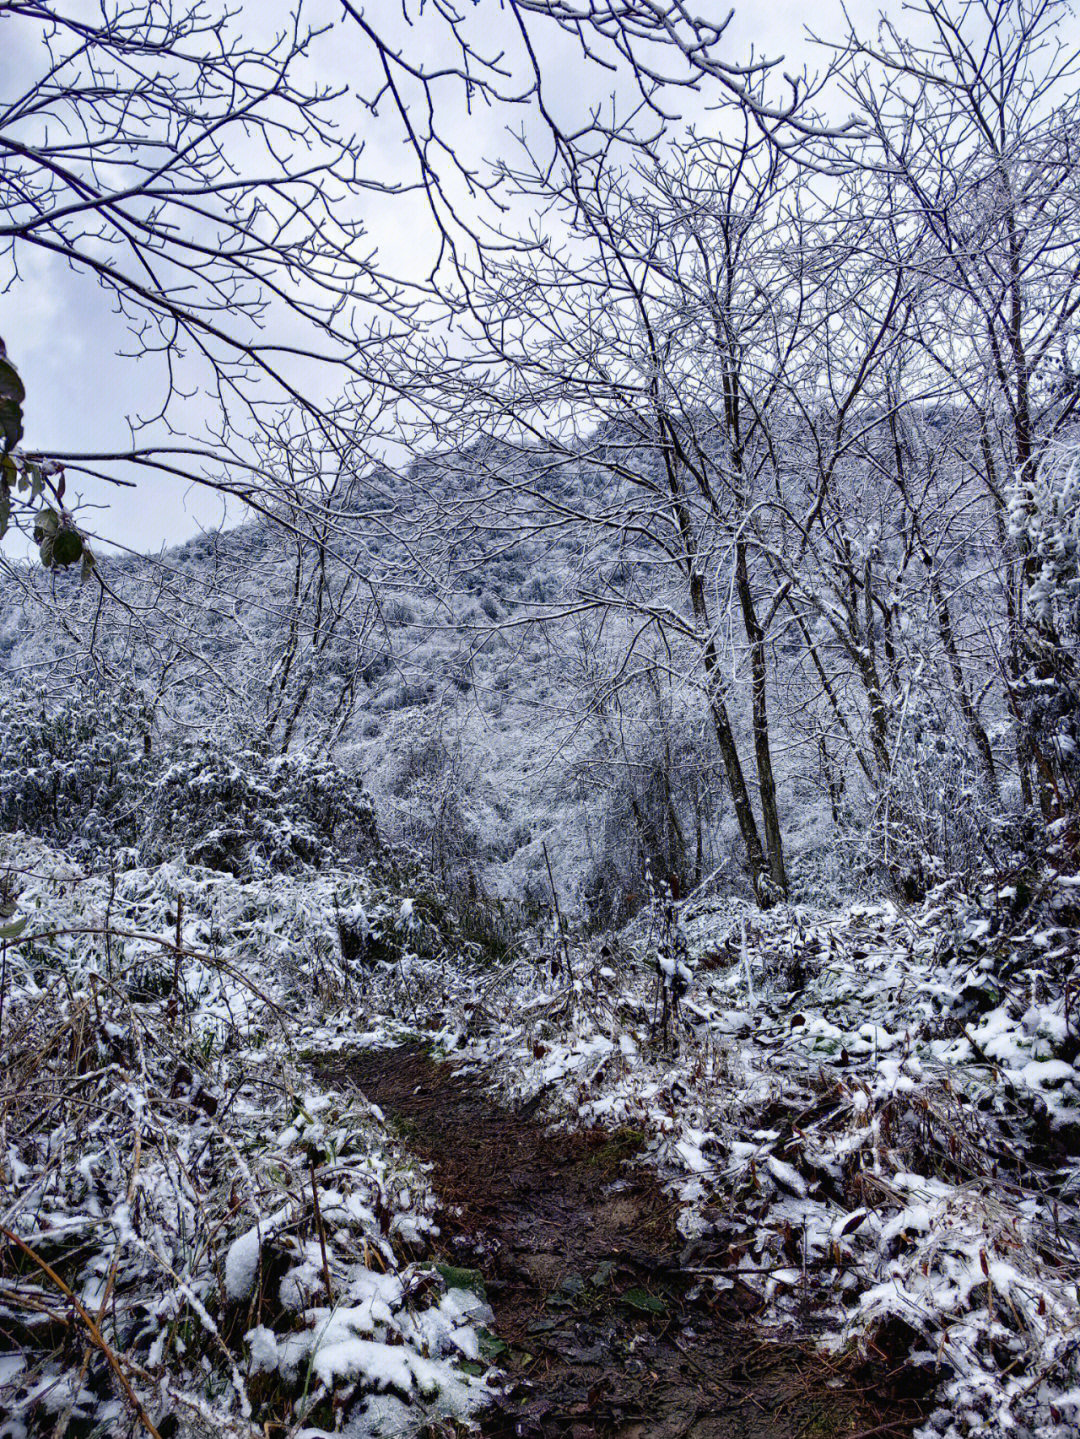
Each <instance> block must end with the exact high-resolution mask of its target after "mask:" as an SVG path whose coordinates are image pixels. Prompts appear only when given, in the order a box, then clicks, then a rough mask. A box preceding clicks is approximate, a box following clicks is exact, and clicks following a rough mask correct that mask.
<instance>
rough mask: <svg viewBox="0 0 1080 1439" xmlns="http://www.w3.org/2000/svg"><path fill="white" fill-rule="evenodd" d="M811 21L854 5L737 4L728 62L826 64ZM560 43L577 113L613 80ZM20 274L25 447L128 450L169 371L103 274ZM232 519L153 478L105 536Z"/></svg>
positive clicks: (362, 130)
mask: <svg viewBox="0 0 1080 1439" xmlns="http://www.w3.org/2000/svg"><path fill="white" fill-rule="evenodd" d="M74 3H78V0H74ZM316 3H317V4H320V5H323V6H324V7H325V8H324V10H323V14H325V15H326V16H330V15H336V14H337V13H338V12H337V10H336V7H334V6H333V5H332V4H331V0H316ZM275 8H276V7H268V6H266V4H265V0H246V4H245V5H244V8H243V12H242V13H243V15H244V17H245V18H244V24H245V25H250V26H253V27H255V28H256V31H257V28H258V26H259V25H260V24H265V23H266V21H267V16H268V13H269V12H270V11H271V10H273V9H275ZM697 8H698V10H699V11H700V12H701V13H703V14H705V15H709V14H710V11H713V13H715V15H716V16H717V17H720V16H722V15H723V14H724V13H726V8H727V7H726V5H721V4H717V3H716V0H698V5H697ZM849 8H850V9H851V10H852V13H853V18H855V19H856V20H861V21H864V22H872V20H873V18H874V17H875V16H876V14H877V10H878V7H877V6H876V5H874V6H873V7H871V6H866V5H864V4H863V3H862V0H853V4H852V6H850V7H849ZM367 10H368V13H369V14H370V15H372V16H373V17H378V18H379V19H382V18H383V17H385V16H386V14H387V13H388V12H389V11H394V12H395V13H396V12H398V11H400V0H373V3H369V5H368V7H367ZM313 13H315V12H313ZM475 13H477V14H479V15H480V16H482V18H483V22H484V25H485V27H488V26H490V27H491V33H492V34H493V35H494V34H495V33H496V32H497V27H498V25H499V23H500V18H501V16H500V6H499V4H498V0H479V8H478V11H477V12H475ZM809 20H812V22H813V24H814V26H815V29H817V30H818V31H819V32H820V33H823V34H826V35H828V34H835V35H839V33H840V30H841V28H842V23H843V21H842V13H841V7H840V5H839V3H837V0H817V3H816V4H815V5H814V6H813V8H812V11H811V10H809V9H808V7H807V6H806V4H805V3H804V0H758V3H756V4H753V5H750V4H746V5H743V6H742V7H740V8H739V9H737V10H736V15H735V19H734V21H733V22H732V24H731V26H730V29H729V31H728V35H727V47H728V48H727V54H728V55H730V57H731V58H732V59H733V60H743V59H745V58H746V57H747V56H748V54H749V51H750V47H751V46H753V47H754V49H755V51H756V53H757V54H758V55H759V56H761V55H765V56H768V57H770V58H775V57H779V56H783V57H784V58H785V61H786V64H785V67H784V68H799V67H801V66H802V65H803V64H808V65H809V66H810V67H811V68H816V67H817V66H819V65H820V59H819V58H818V57H819V55H820V52H815V50H814V48H813V47H811V46H809V45H808V43H807V40H806V37H805V30H804V27H805V25H806V23H807V22H808V21H809ZM3 28H4V38H5V44H4V46H3V47H0V93H2V94H3V96H4V98H5V99H7V98H9V97H10V96H11V94H12V93H13V92H14V91H15V90H16V88H17V89H18V90H19V91H20V92H21V91H22V90H23V89H24V88H25V86H26V85H27V83H28V77H29V76H30V75H31V74H32V73H35V67H36V69H37V70H38V71H40V68H41V59H42V57H41V46H40V44H36V45H35V43H34V35H33V32H32V30H31V29H30V27H28V26H26V27H23V29H22V30H21V31H16V30H15V29H14V27H13V23H12V21H10V20H5V21H4V22H3ZM867 28H869V24H868V25H867ZM559 44H560V42H559V40H558V38H557V37H556V36H552V37H551V45H552V49H551V51H550V52H549V53H548V55H547V56H545V57H544V58H545V61H546V63H547V66H548V70H547V72H546V74H547V75H548V76H549V77H550V83H551V86H552V93H553V94H554V95H555V98H556V100H557V102H558V103H561V104H563V105H564V106H566V107H567V114H570V113H572V112H573V110H574V107H575V106H579V105H580V104H581V103H582V101H583V99H584V98H585V96H586V95H593V96H595V95H596V94H597V93H598V88H597V87H598V83H600V84H607V83H608V82H607V81H606V80H604V79H603V76H602V75H600V76H598V75H597V74H596V73H594V74H593V75H591V76H589V77H588V78H587V79H586V77H585V75H584V69H585V66H584V62H583V61H582V60H581V59H580V57H579V56H578V55H576V54H575V52H574V51H573V49H572V47H569V46H565V45H564V47H563V50H561V51H560V49H559ZM314 63H315V66H316V68H317V69H318V71H319V73H320V75H332V76H333V77H334V78H335V79H339V80H340V81H341V83H342V84H343V85H345V86H347V87H349V88H350V89H352V90H353V91H356V90H363V89H365V88H366V87H367V85H368V83H369V77H368V75H366V74H364V73H363V69H364V66H365V64H367V63H369V62H367V61H366V60H365V56H364V52H363V48H362V44H361V43H360V37H359V36H358V34H356V33H355V27H352V29H351V31H350V30H343V29H341V28H338V29H337V30H335V32H334V34H333V35H332V36H331V37H329V38H328V39H326V40H324V41H323V42H322V43H321V46H320V48H319V50H318V51H317V53H316V56H315V57H314ZM340 103H341V123H342V125H343V126H344V127H345V128H346V129H348V130H350V131H356V132H357V133H358V134H359V135H361V136H362V137H363V138H364V139H365V140H366V142H367V144H368V147H369V153H370V158H371V162H372V164H373V166H374V167H375V168H376V169H379V168H380V167H381V168H382V173H384V174H386V175H388V176H389V175H393V174H394V173H395V172H396V170H397V168H398V167H399V166H400V164H401V155H402V152H401V150H400V148H399V147H400V140H399V137H398V135H397V133H396V131H395V130H394V129H393V127H392V126H390V125H389V123H388V122H384V123H383V124H381V125H380V124H378V123H376V122H373V121H372V120H371V119H370V117H369V116H368V115H367V114H366V113H365V112H364V111H363V109H362V107H361V106H360V105H359V104H358V103H357V102H356V100H355V99H354V98H351V97H345V98H343V100H342V101H341V102H340ZM683 110H684V114H685V115H686V117H687V118H692V119H693V120H694V121H695V123H696V125H697V127H698V129H699V130H702V131H704V130H707V128H708V126H709V124H710V120H709V116H708V113H707V111H706V110H705V108H704V104H703V102H702V101H700V100H695V98H694V97H693V96H689V95H684V96H683ZM511 118H513V119H515V120H516V121H517V122H520V116H519V115H517V116H513V117H511V116H508V115H507V114H505V113H502V114H500V113H497V112H492V111H484V110H481V111H479V112H477V113H475V114H474V115H473V116H471V117H469V118H467V119H466V118H465V117H464V116H462V115H460V114H459V115H458V116H456V117H455V116H453V115H451V116H450V123H451V124H452V125H453V124H456V125H457V126H458V127H459V131H460V134H459V136H458V137H455V138H460V142H461V145H462V148H463V149H464V150H466V151H467V152H468V153H469V154H470V155H474V156H478V155H485V156H487V157H489V158H490V157H494V156H496V155H497V154H499V153H500V152H502V151H504V150H505V149H506V146H507V143H508V141H507V138H506V126H507V123H508V121H509V120H510V119H511ZM450 133H451V134H452V133H453V131H452V129H451V132H450ZM365 218H366V220H367V223H368V226H369V229H370V232H371V235H372V239H373V241H374V242H375V243H376V244H377V245H378V247H379V249H380V251H381V253H382V254H383V255H384V256H385V257H386V261H387V263H388V264H389V265H390V267H391V268H392V269H393V270H394V271H395V273H406V274H408V273H419V272H420V271H421V270H422V269H423V268H424V266H426V264H427V263H428V262H429V260H430V256H431V253H432V246H433V242H434V237H433V231H432V227H431V225H430V220H429V217H428V216H427V215H426V212H425V211H424V210H423V208H422V206H420V205H418V204H416V203H415V202H400V201H390V200H387V199H381V200H375V199H372V201H371V202H370V204H369V206H368V207H367V208H366V212H365ZM20 268H21V273H20V276H19V278H18V279H17V280H16V281H15V282H14V283H13V285H12V286H11V288H10V289H9V290H8V292H7V294H6V295H5V297H4V304H3V311H2V322H0V335H2V336H3V339H4V341H5V342H6V344H7V348H8V353H9V355H10V356H11V358H12V360H13V361H14V363H15V364H16V365H17V367H18V369H19V371H20V373H21V374H22V376H23V379H24V382H25V385H26V391H27V401H26V434H25V444H26V446H27V447H28V448H32V449H42V450H52V451H54V452H63V451H69V450H80V451H86V450H94V449H99V448H100V449H112V448H118V447H122V446H124V445H125V444H126V443H128V440H129V431H128V423H127V421H128V417H129V416H132V415H136V414H138V413H140V412H143V413H145V412H147V411H148V410H150V409H151V408H152V407H153V405H154V403H155V400H156V397H157V395H158V394H159V387H160V380H161V376H160V371H159V369H158V368H157V365H156V363H155V362H154V361H152V360H149V359H146V358H143V359H139V360H132V359H124V358H122V357H121V354H120V352H122V351H123V350H124V349H125V348H126V347H128V341H127V337H126V334H125V330H124V326H123V323H122V321H121V320H120V319H119V318H118V317H117V316H116V315H114V314H113V313H112V312H111V302H110V300H109V298H108V297H107V296H106V295H105V294H104V292H102V291H101V290H100V289H99V288H98V287H97V285H96V284H95V282H94V280H93V279H92V278H90V277H88V276H87V275H85V274H82V273H76V272H73V271H71V270H69V269H68V268H66V267H65V265H64V264H63V263H62V262H61V261H59V260H56V259H53V258H50V257H48V256H45V255H44V254H43V253H42V252H40V251H31V250H29V248H27V249H26V251H25V253H23V254H22V255H21V256H20ZM82 490H83V493H84V495H85V496H86V497H87V498H88V499H89V500H91V501H93V502H98V501H101V500H102V499H103V498H105V491H104V490H101V491H98V492H96V493H95V491H94V490H93V488H92V487H91V486H89V485H86V484H84V485H83V486H82ZM238 518H240V516H239V515H236V514H233V515H231V516H229V519H232V520H234V519H238ZM222 519H223V511H222V504H221V500H220V498H219V497H217V496H215V495H213V494H212V493H210V492H207V491H205V490H200V489H197V488H192V487H191V486H189V485H186V484H181V483H179V482H172V481H169V480H167V479H160V480H159V479H155V480H152V481H148V480H147V479H146V478H145V477H144V478H143V479H142V480H141V482H140V490H139V495H138V500H137V502H135V503H132V502H131V501H130V500H127V499H125V500H124V502H123V522H122V525H117V523H116V515H115V514H114V515H112V516H110V517H109V518H108V519H103V520H102V522H101V528H102V529H107V530H108V531H110V532H117V533H122V536H123V539H124V541H125V542H126V544H128V545H130V546H132V547H134V548H138V549H155V548H157V547H159V546H160V545H162V544H165V543H172V542H174V541H177V540H180V539H184V538H186V537H188V536H190V535H192V534H193V533H195V532H196V531H197V530H198V529H199V528H200V527H203V526H213V525H216V524H218V523H220V522H221V521H222Z"/></svg>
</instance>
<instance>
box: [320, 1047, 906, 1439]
mask: <svg viewBox="0 0 1080 1439" xmlns="http://www.w3.org/2000/svg"><path fill="white" fill-rule="evenodd" d="M329 1072H330V1073H331V1074H332V1076H333V1077H334V1079H335V1080H336V1081H337V1082H350V1083H353V1084H355V1085H357V1086H358V1087H359V1088H361V1089H362V1090H363V1091H364V1092H365V1093H366V1094H367V1096H368V1097H369V1098H370V1099H371V1100H373V1101H374V1102H375V1103H376V1104H378V1105H379V1106H380V1107H381V1108H382V1109H383V1110H384V1112H385V1113H386V1114H387V1115H388V1116H389V1117H392V1118H393V1119H395V1120H396V1122H397V1123H398V1124H399V1125H400V1126H401V1128H402V1131H403V1133H404V1134H405V1136H406V1137H407V1140H408V1143H409V1145H410V1147H411V1148H412V1149H413V1150H414V1152H415V1153H416V1154H417V1155H418V1156H419V1157H420V1158H422V1159H424V1160H427V1161H429V1162H430V1163H431V1164H432V1165H433V1166H434V1170H433V1175H432V1179H433V1183H434V1187H435V1189H436V1192H437V1193H438V1195H439V1197H440V1199H441V1200H442V1201H443V1203H444V1204H445V1205H446V1206H447V1213H446V1214H444V1215H443V1216H442V1218H441V1224H442V1228H443V1244H444V1248H445V1255H446V1258H447V1261H448V1262H449V1263H451V1264H454V1265H456V1266H469V1267H473V1268H475V1269H477V1270H478V1271H479V1272H480V1274H481V1275H482V1276H483V1280H484V1284H485V1287H486V1293H487V1299H488V1302H489V1303H490V1304H491V1306H492V1307H493V1309H494V1311H495V1329H496V1333H497V1335H498V1339H499V1340H500V1341H501V1342H502V1343H503V1344H504V1345H505V1346H506V1349H505V1351H504V1352H502V1353H500V1355H499V1357H498V1361H497V1362H498V1363H499V1364H500V1365H501V1366H502V1367H504V1368H505V1369H506V1370H507V1371H508V1373H509V1374H510V1376H511V1384H510V1387H509V1390H508V1393H507V1395H506V1397H505V1398H504V1399H503V1400H502V1401H501V1402H500V1403H499V1405H498V1406H497V1407H496V1409H495V1410H494V1411H492V1412H491V1413H490V1414H489V1416H488V1418H487V1420H486V1422H485V1424H484V1426H483V1432H484V1433H485V1434H487V1435H491V1436H496V1439H503V1436H510V1435H514V1436H521V1439H537V1436H549V1435H552V1436H554V1435H559V1436H570V1439H599V1436H605V1439H606V1436H619V1439H833V1436H836V1439H839V1436H845V1439H855V1436H857V1435H858V1436H866V1439H868V1436H870V1435H875V1436H876V1435H881V1436H883V1439H888V1436H901V1435H904V1434H907V1433H910V1429H911V1425H912V1420H913V1418H914V1417H915V1415H914V1412H913V1410H912V1409H911V1407H910V1406H908V1407H905V1406H904V1405H903V1404H902V1403H901V1402H900V1400H899V1399H898V1398H897V1397H896V1396H895V1395H890V1394H887V1393H886V1392H884V1390H883V1388H882V1387H881V1385H880V1384H877V1383H875V1382H874V1380H873V1378H872V1376H867V1375H866V1374H865V1373H863V1374H862V1375H861V1376H859V1375H856V1374H853V1373H852V1372H850V1370H849V1371H847V1372H845V1371H843V1370H842V1369H840V1368H833V1367H831V1366H830V1365H829V1364H828V1363H826V1361H824V1360H823V1359H822V1357H821V1355H820V1354H815V1353H811V1352H809V1351H807V1350H806V1349H804V1348H801V1347H799V1346H797V1345H794V1344H775V1343H762V1342H761V1340H760V1338H755V1337H754V1326H753V1324H752V1322H751V1316H750V1315H749V1314H748V1313H747V1312H746V1310H745V1308H744V1309H742V1310H740V1307H739V1302H738V1300H737V1298H734V1297H732V1293H731V1291H728V1292H727V1293H726V1294H724V1295H722V1296H719V1297H718V1296H717V1295H716V1294H715V1292H713V1290H712V1287H711V1286H710V1285H707V1284H706V1285H704V1286H700V1287H701V1288H702V1290H703V1293H698V1292H697V1287H698V1286H696V1281H695V1277H694V1276H693V1275H688V1274H687V1273H685V1272H684V1271H683V1270H682V1269H681V1267H680V1264H679V1253H680V1250H681V1247H682V1246H681V1243H680V1241H679V1238H678V1235H677V1233H676V1230H675V1225H674V1218H675V1215H674V1210H673V1206H672V1203H671V1201H670V1199H669V1198H668V1197H667V1196H665V1195H664V1194H663V1192H662V1191H661V1190H660V1188H659V1186H658V1185H657V1183H656V1182H655V1180H654V1179H653V1178H652V1177H651V1175H650V1174H649V1172H648V1170H647V1169H646V1168H645V1167H644V1166H639V1165H632V1164H628V1163H626V1161H627V1160H628V1159H630V1158H631V1157H632V1156H633V1154H634V1153H635V1151H636V1150H637V1148H638V1147H639V1146H640V1143H641V1136H639V1135H636V1134H633V1133H627V1132H623V1133H616V1134H615V1135H612V1134H611V1133H608V1132H606V1131H602V1130H591V1131H586V1132H583V1133H569V1132H567V1131H563V1130H548V1129H546V1128H545V1127H544V1126H543V1124H542V1123H540V1122H538V1121H537V1120H536V1119H535V1118H533V1117H532V1116H531V1115H530V1114H528V1113H527V1112H525V1111H518V1112H513V1111H510V1110H507V1109H503V1108H501V1107H500V1106H499V1105H497V1104H496V1103H494V1102H493V1101H492V1100H491V1099H490V1098H488V1097H487V1096H486V1095H485V1094H484V1093H483V1092H482V1091H481V1090H480V1089H479V1088H478V1087H477V1084H476V1082H475V1080H472V1079H470V1078H469V1077H468V1076H467V1075H465V1074H461V1073H458V1072H456V1071H455V1069H454V1068H453V1067H452V1066H450V1065H448V1064H444V1063H437V1062H435V1061H433V1060H431V1059H430V1058H428V1057H427V1056H426V1055H425V1054H424V1053H423V1052H422V1051H420V1050H419V1049H407V1048H406V1049H394V1050H379V1051H371V1052H369V1053H366V1054H364V1055H362V1056H360V1057H359V1058H355V1057H354V1058H352V1059H350V1060H348V1061H347V1062H346V1063H344V1064H338V1065H336V1066H335V1068H334V1069H333V1070H331V1071H329Z"/></svg>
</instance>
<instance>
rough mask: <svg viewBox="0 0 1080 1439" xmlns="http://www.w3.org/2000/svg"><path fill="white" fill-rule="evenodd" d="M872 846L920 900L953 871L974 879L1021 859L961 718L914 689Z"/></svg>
mask: <svg viewBox="0 0 1080 1439" xmlns="http://www.w3.org/2000/svg"><path fill="white" fill-rule="evenodd" d="M867 838H868V840H869V848H870V850H871V851H872V853H873V855H874V857H875V858H876V859H877V861H878V862H879V863H880V864H881V865H882V866H883V867H884V869H885V871H886V873H887V874H888V875H889V877H890V879H891V881H892V883H893V884H894V885H895V887H896V889H897V890H898V891H899V893H900V894H901V896H902V897H903V898H905V899H907V900H921V899H922V898H923V896H924V895H926V894H927V893H928V892H929V891H930V890H931V889H933V887H934V886H935V885H937V884H940V883H941V882H942V880H944V879H946V878H948V877H950V876H962V877H964V879H965V880H968V881H970V880H971V879H973V878H974V877H975V876H977V875H978V874H980V873H981V872H982V870H983V869H984V868H986V867H987V866H988V865H989V866H991V867H994V868H998V869H1001V868H1004V867H1006V865H1008V864H1010V863H1011V862H1013V861H1014V860H1015V858H1016V856H1015V854H1014V852H1013V846H1012V844H1011V842H1010V841H1011V839H1012V838H1013V836H1012V831H1011V828H1010V826H1009V825H1008V824H1007V823H1006V821H1005V818H1004V816H1003V812H1002V806H1001V803H1000V799H999V797H998V795H997V794H996V793H995V792H994V791H993V789H992V788H991V786H990V785H989V784H988V783H987V777H986V772H985V769H984V768H983V766H982V763H981V761H980V759H979V756H978V755H976V754H974V753H973V752H972V749H971V746H970V744H969V743H968V742H967V738H966V736H965V735H964V734H963V733H962V732H961V730H960V728H959V725H958V723H957V721H956V717H955V716H953V715H951V714H950V713H949V712H948V711H947V710H946V709H944V708H943V707H942V706H941V705H940V703H937V702H935V700H934V698H933V697H932V696H931V695H930V694H929V692H928V691H927V690H926V689H925V688H922V687H919V686H914V685H913V686H912V690H911V694H910V696H909V698H908V701H907V703H906V705H905V706H904V708H903V712H902V714H901V716H900V717H899V719H898V738H897V742H896V746H895V751H894V755H893V763H892V772H891V774H890V776H889V780H888V784H887V785H886V786H885V787H884V788H883V791H882V793H881V794H879V795H878V797H877V802H876V805H875V806H874V810H873V813H872V822H871V825H870V827H869V831H868V834H867Z"/></svg>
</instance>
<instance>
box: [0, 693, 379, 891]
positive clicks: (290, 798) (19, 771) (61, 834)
mask: <svg viewBox="0 0 1080 1439" xmlns="http://www.w3.org/2000/svg"><path fill="white" fill-rule="evenodd" d="M0 828H2V829H4V830H8V831H17V830H24V831H26V832H27V833H29V834H35V835H38V836H39V837H40V838H42V839H46V840H48V841H50V842H52V843H55V844H59V845H63V846H66V847H68V848H70V849H71V851H72V852H73V853H77V854H78V855H79V856H80V857H81V858H83V859H84V860H86V861H93V860H94V859H95V858H97V857H100V856H104V855H110V854H114V853H115V852H116V851H117V850H119V849H122V848H129V849H134V850H136V851H137V852H138V853H139V854H141V855H143V856H145V857H147V858H151V859H156V860H164V859H171V858H175V857H177V856H179V855H187V857H189V858H190V859H191V860H192V861H193V862H196V863H199V864H204V865H207V866H208V867H210V868H212V869H221V870H228V871H230V872H232V873H235V874H254V873H266V872H286V871H294V870H297V869H300V868H303V867H305V866H313V865H319V864H323V863H326V862H328V861H330V860H342V861H350V860H356V859H362V858H364V857H366V856H368V855H370V854H371V853H372V851H373V849H374V847H375V845H376V832H375V813H374V808H373V805H372V802H371V799H370V797H369V796H368V795H367V793H366V792H365V791H364V789H363V787H362V786H361V785H360V783H359V781H358V780H357V779H356V778H355V777H353V776H352V775H349V774H347V773H345V772H344V771H342V770H341V769H340V768H338V767H337V766H336V765H334V764H333V763H331V762H330V761H329V760H324V759H318V758H315V757H313V756H311V755H308V754H304V753H297V754H287V755H278V756H267V755H264V754H262V753H260V752H258V751H256V750H240V751H230V750H229V749H227V748H226V747H225V746H223V745H211V744H191V743H189V742H187V741H185V740H184V739H183V738H180V739H177V738H173V737H170V736H161V735H157V736H153V735H152V726H151V719H150V714H149V709H148V706H147V704H146V702H145V700H144V699H143V697H142V696H141V695H140V694H139V693H138V692H137V691H135V690H130V689H120V690H117V691H110V690H108V689H103V688H101V687H96V688H94V689H87V690H86V691H85V692H84V691H81V690H80V691H79V692H78V693H77V694H72V695H70V696H68V697H65V698H63V699H61V700H60V701H59V703H57V702H55V701H54V700H53V698H52V697H51V696H49V695H47V694H45V695H42V694H40V693H36V694H35V693H30V692H28V691H27V692H16V693H15V694H12V695H9V696H7V697H6V698H5V699H4V700H3V701H2V702H0Z"/></svg>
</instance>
